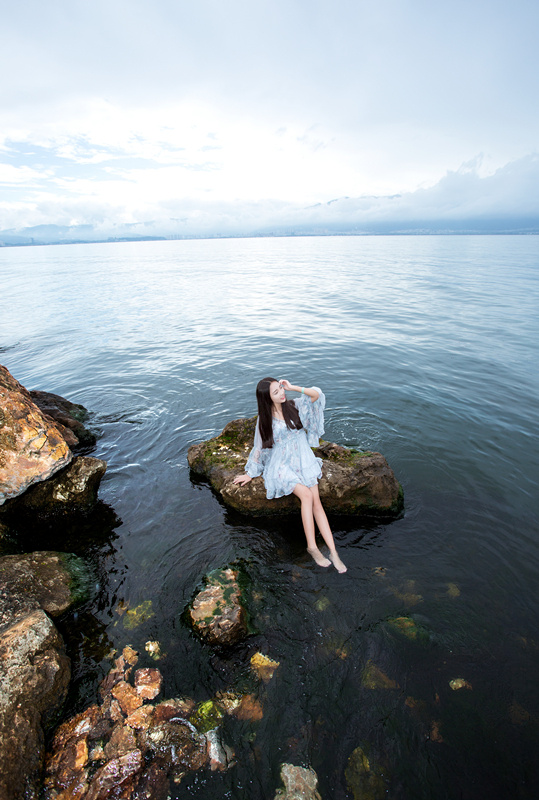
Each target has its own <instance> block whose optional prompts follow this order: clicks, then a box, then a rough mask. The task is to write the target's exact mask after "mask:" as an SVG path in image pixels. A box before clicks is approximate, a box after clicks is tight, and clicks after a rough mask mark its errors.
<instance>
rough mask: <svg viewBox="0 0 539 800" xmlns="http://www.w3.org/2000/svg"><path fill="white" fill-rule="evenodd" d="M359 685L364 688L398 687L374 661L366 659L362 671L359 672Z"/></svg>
mask: <svg viewBox="0 0 539 800" xmlns="http://www.w3.org/2000/svg"><path fill="white" fill-rule="evenodd" d="M361 685H362V686H364V687H365V689H398V688H399V685H398V683H397V682H396V681H394V680H392V678H389V677H388V676H387V675H386V674H385V672H382V670H381V669H380V667H378V666H377V665H376V664H375V663H374V661H371V660H369V661H367V663H366V664H365V667H364V669H363V672H362V673H361Z"/></svg>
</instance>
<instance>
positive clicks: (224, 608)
mask: <svg viewBox="0 0 539 800" xmlns="http://www.w3.org/2000/svg"><path fill="white" fill-rule="evenodd" d="M188 614H189V619H190V621H191V624H192V626H193V629H194V630H195V631H196V633H197V634H198V635H199V636H200V637H201V638H202V639H204V640H205V641H207V642H208V643H209V644H213V645H219V646H221V647H223V646H228V645H231V644H235V643H236V642H238V641H239V640H240V639H242V638H244V637H245V636H246V635H247V632H248V631H247V614H246V612H245V609H244V607H243V605H242V602H241V589H240V586H239V583H238V572H237V570H234V569H232V568H230V567H228V568H226V569H216V570H214V571H213V572H210V573H209V575H207V576H206V578H205V586H204V588H203V589H202V590H201V591H200V592H198V593H197V595H196V597H195V599H194V600H193V602H192V604H191V607H190V608H189V611H188Z"/></svg>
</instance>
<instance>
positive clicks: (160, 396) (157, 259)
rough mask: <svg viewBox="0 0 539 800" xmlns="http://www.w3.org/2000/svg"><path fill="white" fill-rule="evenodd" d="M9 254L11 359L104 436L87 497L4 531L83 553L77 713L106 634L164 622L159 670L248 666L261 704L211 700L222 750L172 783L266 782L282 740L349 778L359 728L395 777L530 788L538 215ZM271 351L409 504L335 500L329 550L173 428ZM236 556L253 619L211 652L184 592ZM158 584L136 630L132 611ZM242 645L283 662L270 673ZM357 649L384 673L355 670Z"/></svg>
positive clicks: (189, 435)
mask: <svg viewBox="0 0 539 800" xmlns="http://www.w3.org/2000/svg"><path fill="white" fill-rule="evenodd" d="M0 281H1V284H0V286H1V288H0V292H1V294H0V356H1V359H0V360H1V361H2V363H4V364H5V365H6V366H7V367H8V368H9V369H10V370H11V372H12V373H13V374H14V375H15V377H16V378H18V379H19V380H20V381H21V383H23V384H24V385H25V386H27V387H28V388H40V389H45V390H48V391H52V392H56V393H58V394H61V395H64V396H66V397H68V398H70V399H73V400H75V401H76V402H81V403H83V404H84V405H85V406H86V407H87V408H88V409H90V410H91V412H92V425H93V426H94V428H96V429H97V430H98V431H99V432H100V438H99V441H98V445H97V448H96V449H95V451H94V454H95V455H97V456H98V457H100V458H104V459H105V460H106V461H107V462H108V471H107V474H106V477H105V479H104V481H103V483H102V488H101V492H100V496H101V498H102V500H103V501H104V504H105V505H104V506H102V507H101V509H100V510H99V512H97V513H96V514H95V515H94V517H93V518H92V519H89V520H88V521H87V522H86V523H85V524H84V525H80V526H79V527H78V528H77V529H76V530H75V531H62V530H60V529H59V528H57V527H52V528H51V529H50V530H49V531H47V532H45V533H44V532H43V531H40V532H39V534H38V533H36V532H33V531H20V533H19V536H18V537H15V538H14V539H13V540H10V541H8V542H4V543H3V545H2V548H3V552H20V551H24V550H27V549H58V550H66V551H71V552H77V553H79V554H80V555H82V556H84V557H85V558H86V559H88V561H89V562H90V563H91V565H92V569H93V572H94V575H95V584H96V585H95V590H94V593H93V596H92V599H91V601H90V602H88V603H87V604H86V605H85V606H84V607H83V608H82V609H79V611H78V612H77V613H76V614H71V615H69V616H68V617H66V618H65V619H64V620H62V622H61V628H62V633H63V634H64V637H65V638H66V640H67V642H68V647H69V651H70V655H71V657H72V659H73V665H74V682H73V690H72V692H71V696H70V699H69V707H68V708H67V709H66V714H71V713H73V711H76V710H79V709H80V708H82V707H84V705H85V704H87V703H88V702H92V701H93V700H94V698H95V696H96V689H97V685H98V683H99V680H100V679H101V678H102V676H103V675H104V673H105V672H106V671H107V670H108V669H109V668H110V663H111V662H110V657H109V654H110V652H111V651H112V650H113V649H114V648H116V649H121V648H122V647H123V646H124V645H125V644H127V643H130V644H132V645H133V646H134V647H136V648H137V649H139V650H140V651H141V652H142V653H143V654H144V643H145V642H146V641H147V640H149V639H157V640H159V641H160V642H161V645H162V648H163V650H164V651H165V652H166V654H167V655H166V658H164V659H163V660H162V661H161V662H159V667H160V669H161V670H162V672H163V674H164V696H168V697H171V696H176V695H179V694H189V695H191V696H192V697H194V698H195V699H196V700H197V701H202V700H206V699H209V698H211V697H212V696H214V695H215V692H216V691H218V690H221V689H226V688H230V687H236V688H241V689H243V690H247V689H248V690H249V691H254V692H255V693H257V695H258V697H259V699H260V701H261V703H262V704H263V707H264V717H263V719H262V720H261V721H259V722H239V721H227V723H226V724H225V728H224V736H225V739H226V740H227V741H228V743H229V744H230V745H232V746H233V747H234V749H235V751H236V756H237V761H238V763H237V766H235V767H234V768H233V769H232V770H230V771H229V772H228V773H226V774H225V775H214V774H211V775H210V774H209V773H208V774H205V773H204V774H200V775H197V776H195V777H192V778H189V779H185V781H184V782H183V783H182V784H180V786H179V787H173V789H172V796H173V797H177V798H184V797H197V798H204V799H205V798H218V797H219V798H221V797H229V798H244V797H249V798H253V799H254V800H258V798H260V800H265V798H272V797H273V794H274V792H275V789H276V787H277V785H278V773H279V765H280V763H281V762H283V761H291V762H293V763H296V764H310V765H312V766H313V767H314V769H315V770H316V772H317V774H318V776H319V781H320V790H321V794H322V797H323V798H324V800H331V799H332V798H335V799H336V800H341V799H344V798H347V797H352V794H351V793H350V791H349V789H348V787H347V782H346V778H345V768H346V765H347V762H348V759H349V757H350V755H351V753H352V752H353V751H354V749H355V748H357V747H358V746H361V747H364V748H368V749H369V751H370V753H371V755H372V757H373V758H374V759H375V760H377V761H378V762H379V763H380V764H381V765H383V767H384V771H385V774H386V776H387V786H388V797H391V798H393V799H395V798H398V799H402V800H423V798H425V800H426V799H427V798H429V800H430V799H431V798H432V800H444V799H445V798H448V800H453V798H466V799H468V798H469V799H470V800H478V799H480V798H488V799H489V800H498V799H501V798H536V797H537V796H539V761H538V758H537V753H538V748H539V681H538V679H539V669H538V666H537V664H538V661H539V623H538V610H539V608H538V606H539V602H538V597H537V584H538V581H537V575H538V567H539V547H538V535H537V534H538V522H537V516H538V510H539V509H538V506H539V503H538V499H537V494H538V493H537V484H538V478H539V464H538V461H539V458H538V448H537V430H538V422H539V420H538V416H539V414H538V402H537V398H538V389H539V385H538V384H539V377H538V376H539V369H538V367H539V363H538V361H539V359H538V344H537V343H538V342H539V321H538V320H539V318H538V306H539V304H538V300H539V291H538V284H539V238H538V237H535V236H527V237H511V236H503V237H502V236H499V237H488V236H482V237H473V236H469V237H436V236H432V237H412V236H410V237H373V238H365V237H358V238H345V237H342V238H340V237H327V238H299V239H293V238H289V239H251V240H221V241H215V240H214V241H192V242H188V241H185V242H147V243H137V244H130V243H122V244H108V245H72V246H64V247H60V246H58V247H35V248H20V249H16V248H9V249H7V248H6V249H4V250H0ZM266 374H270V375H275V376H276V377H286V378H288V379H289V380H291V381H292V382H294V383H297V384H300V385H303V384H311V385H312V384H317V385H320V386H321V387H322V388H323V389H324V391H325V392H326V395H327V414H326V436H327V438H328V439H331V440H333V441H336V442H339V443H341V444H345V445H351V446H357V447H359V448H363V449H369V450H378V451H380V452H382V453H383V454H384V455H385V456H386V458H387V460H388V461H389V463H390V465H391V466H392V468H393V470H394V471H395V473H396V475H397V478H398V479H399V480H400V482H401V483H402V486H403V489H404V493H405V504H406V511H405V515H404V516H403V518H402V519H399V520H397V521H394V522H392V523H391V524H370V525H364V524H358V523H357V522H354V521H350V520H343V519H338V518H337V519H334V520H333V521H332V522H333V527H334V533H335V536H336V539H337V542H338V546H339V548H340V550H341V555H342V557H343V559H344V561H345V562H346V563H347V564H348V566H349V571H348V573H347V574H346V575H345V576H341V575H338V574H337V573H336V572H335V571H334V570H331V571H329V572H328V571H325V570H322V569H320V568H317V567H316V566H315V565H314V564H313V562H311V560H310V559H309V558H307V557H306V555H305V552H304V541H303V534H302V530H301V524H300V520H299V517H298V518H297V519H296V518H292V519H286V520H281V521H275V520H274V521H270V522H266V521H263V520H256V521H255V522H253V521H252V520H249V519H245V518H242V517H238V516H236V515H234V514H231V513H230V512H228V511H227V510H226V509H225V508H224V507H223V506H222V505H221V504H220V503H219V501H218V500H217V499H216V497H215V496H214V495H213V494H212V492H211V490H210V489H209V487H208V486H207V485H205V484H203V483H198V482H194V481H192V480H191V478H190V474H189V469H188V466H187V460H186V455H187V450H188V448H189V446H190V445H191V444H193V443H194V442H198V441H200V440H202V439H205V438H208V437H210V436H213V435H215V434H217V433H218V432H220V430H221V429H222V428H223V426H224V425H225V424H226V422H227V421H229V420H230V419H232V418H235V417H238V416H251V415H252V414H254V413H255V411H256V406H255V398H254V386H255V384H256V382H257V380H258V379H259V378H260V377H263V376H264V375H266ZM231 561H239V562H241V563H242V564H243V568H244V570H245V573H246V575H247V578H248V580H249V585H250V587H251V599H250V611H251V614H252V618H253V624H254V627H255V628H256V630H257V633H256V634H255V635H254V636H253V637H252V638H251V639H250V640H249V641H248V642H247V643H246V644H245V645H243V646H241V647H239V648H238V649H237V650H236V651H235V652H234V654H233V655H232V656H231V657H230V658H227V659H222V658H219V657H217V656H216V655H215V654H213V653H212V652H211V651H210V650H209V649H208V648H206V647H205V646H204V645H202V644H201V643H199V642H198V641H197V640H196V639H194V637H193V636H192V635H191V633H190V631H189V629H188V628H187V627H186V626H185V624H184V622H183V619H182V613H183V611H184V609H185V607H186V604H187V603H188V602H189V601H190V599H191V598H192V595H193V592H194V591H195V589H196V587H197V585H199V583H200V581H201V579H202V577H203V576H204V574H205V573H206V572H207V571H208V570H210V569H213V568H215V567H220V566H223V565H225V564H227V563H229V562H231ZM146 601H151V609H150V611H151V616H148V617H147V618H146V619H145V620H143V621H142V623H141V624H140V625H139V626H138V627H135V628H133V629H128V628H127V626H126V623H125V620H126V616H125V614H122V613H120V612H121V611H122V610H123V609H124V608H125V607H126V606H127V607H129V608H130V609H135V608H136V607H137V606H139V605H140V604H141V603H144V602H146ZM146 608H148V606H146ZM398 616H409V617H412V618H413V619H414V620H415V621H416V623H417V624H418V625H420V626H421V627H422V630H423V631H424V636H423V637H421V638H420V640H416V641H411V640H409V639H407V638H406V637H405V636H403V635H402V634H401V633H399V632H398V631H396V630H395V629H394V628H393V627H392V626H391V624H390V622H389V620H391V619H393V618H395V617H398ZM255 650H262V651H263V652H264V653H267V654H268V655H270V656H271V657H272V658H274V659H277V660H278V661H279V662H280V667H279V669H278V671H277V672H276V674H275V677H274V679H273V680H272V681H271V682H270V683H269V684H268V685H267V686H264V685H262V687H260V686H258V685H257V684H254V683H253V679H252V678H251V676H250V674H249V657H250V655H251V654H252V653H253V652H254V651H255ZM145 658H146V657H145V654H144V656H143V658H142V659H141V665H143V666H149V665H150V664H151V663H153V662H149V661H148V664H146V661H145ZM369 661H370V662H372V663H374V664H375V665H376V666H377V667H379V669H380V670H382V671H383V672H384V673H385V674H386V675H387V676H388V678H390V679H391V680H392V681H394V682H395V686H396V688H393V689H385V690H382V689H370V688H368V687H367V686H366V685H365V682H364V680H363V678H362V676H363V671H364V669H365V666H366V665H367V663H368V662H369ZM454 678H463V679H465V680H466V681H468V683H469V684H471V686H472V689H471V690H470V689H463V690H460V691H452V690H451V688H450V686H449V681H450V680H452V679H454Z"/></svg>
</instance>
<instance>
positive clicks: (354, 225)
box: [0, 153, 539, 245]
mask: <svg viewBox="0 0 539 800" xmlns="http://www.w3.org/2000/svg"><path fill="white" fill-rule="evenodd" d="M44 214H45V212H44V210H43V207H41V208H40V209H39V214H37V211H36V215H37V218H38V219H40V220H44V219H45V218H46V216H45V217H44ZM48 214H49V217H50V219H49V220H47V221H43V222H42V223H41V224H39V225H33V226H27V227H21V228H11V229H9V230H0V243H2V244H3V245H26V244H49V243H53V242H57V243H68V242H75V241H85V242H91V241H107V240H121V239H150V238H196V237H226V236H290V235H296V236H297V235H331V234H343V235H344V234H349V235H361V234H398V233H407V234H413V233H419V234H432V233H539V154H535V153H534V154H531V155H528V156H526V157H524V158H521V159H519V160H517V161H513V162H511V163H509V164H506V165H505V166H504V167H502V168H500V169H498V170H497V171H496V172H495V173H494V174H492V175H490V176H487V177H480V176H479V174H478V173H477V169H476V165H475V164H473V163H471V164H469V165H464V166H463V167H461V168H460V169H459V170H458V171H456V172H448V173H447V174H446V175H445V176H444V177H443V178H442V179H441V180H440V181H439V182H438V183H437V184H435V185H434V186H432V187H430V188H426V189H418V190H416V191H414V192H409V193H406V194H399V195H393V196H382V197H365V196H364V197H342V198H338V199H335V200H332V201H330V202H328V203H319V204H317V205H314V206H309V207H299V206H297V205H293V204H290V203H285V202H279V201H259V202H256V203H245V202H230V203H228V204H223V203H214V204H212V203H210V202H206V203H201V202H192V201H190V200H189V199H188V198H187V199H182V200H178V201H172V202H171V201H169V202H167V203H162V204H159V205H155V206H153V207H152V208H151V217H152V218H151V219H147V218H143V215H142V213H141V214H139V215H137V214H136V213H135V212H131V214H130V216H131V219H132V220H133V221H128V222H125V221H123V222H119V221H115V220H121V219H122V218H123V219H125V216H126V215H125V210H124V209H120V208H115V207H112V206H109V207H103V206H102V205H99V206H98V207H96V206H95V205H94V206H93V207H90V206H88V205H85V203H84V201H83V200H80V199H79V200H76V199H70V198H66V199H65V200H64V201H62V202H61V204H58V202H57V201H56V202H54V203H51V204H50V206H49V211H48ZM55 215H56V218H55ZM66 215H67V218H69V219H71V220H72V219H76V220H80V222H78V223H77V224H61V223H60V224H59V220H63V219H65V218H66ZM137 216H140V217H141V219H140V220H139V219H137ZM144 216H146V217H147V216H150V215H149V214H148V209H147V208H146V209H145V211H144Z"/></svg>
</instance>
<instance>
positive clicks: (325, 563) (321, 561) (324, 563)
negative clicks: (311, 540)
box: [307, 547, 346, 569]
mask: <svg viewBox="0 0 539 800" xmlns="http://www.w3.org/2000/svg"><path fill="white" fill-rule="evenodd" d="M307 552H308V553H309V555H310V556H311V558H313V559H314V560H315V561H316V563H317V564H318V566H319V567H329V566H330V565H331V561H330V560H329V558H324V556H323V555H322V553H321V552H320V550H319V549H318V547H308V548H307ZM343 567H344V564H343ZM344 568H345V569H346V567H344Z"/></svg>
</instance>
